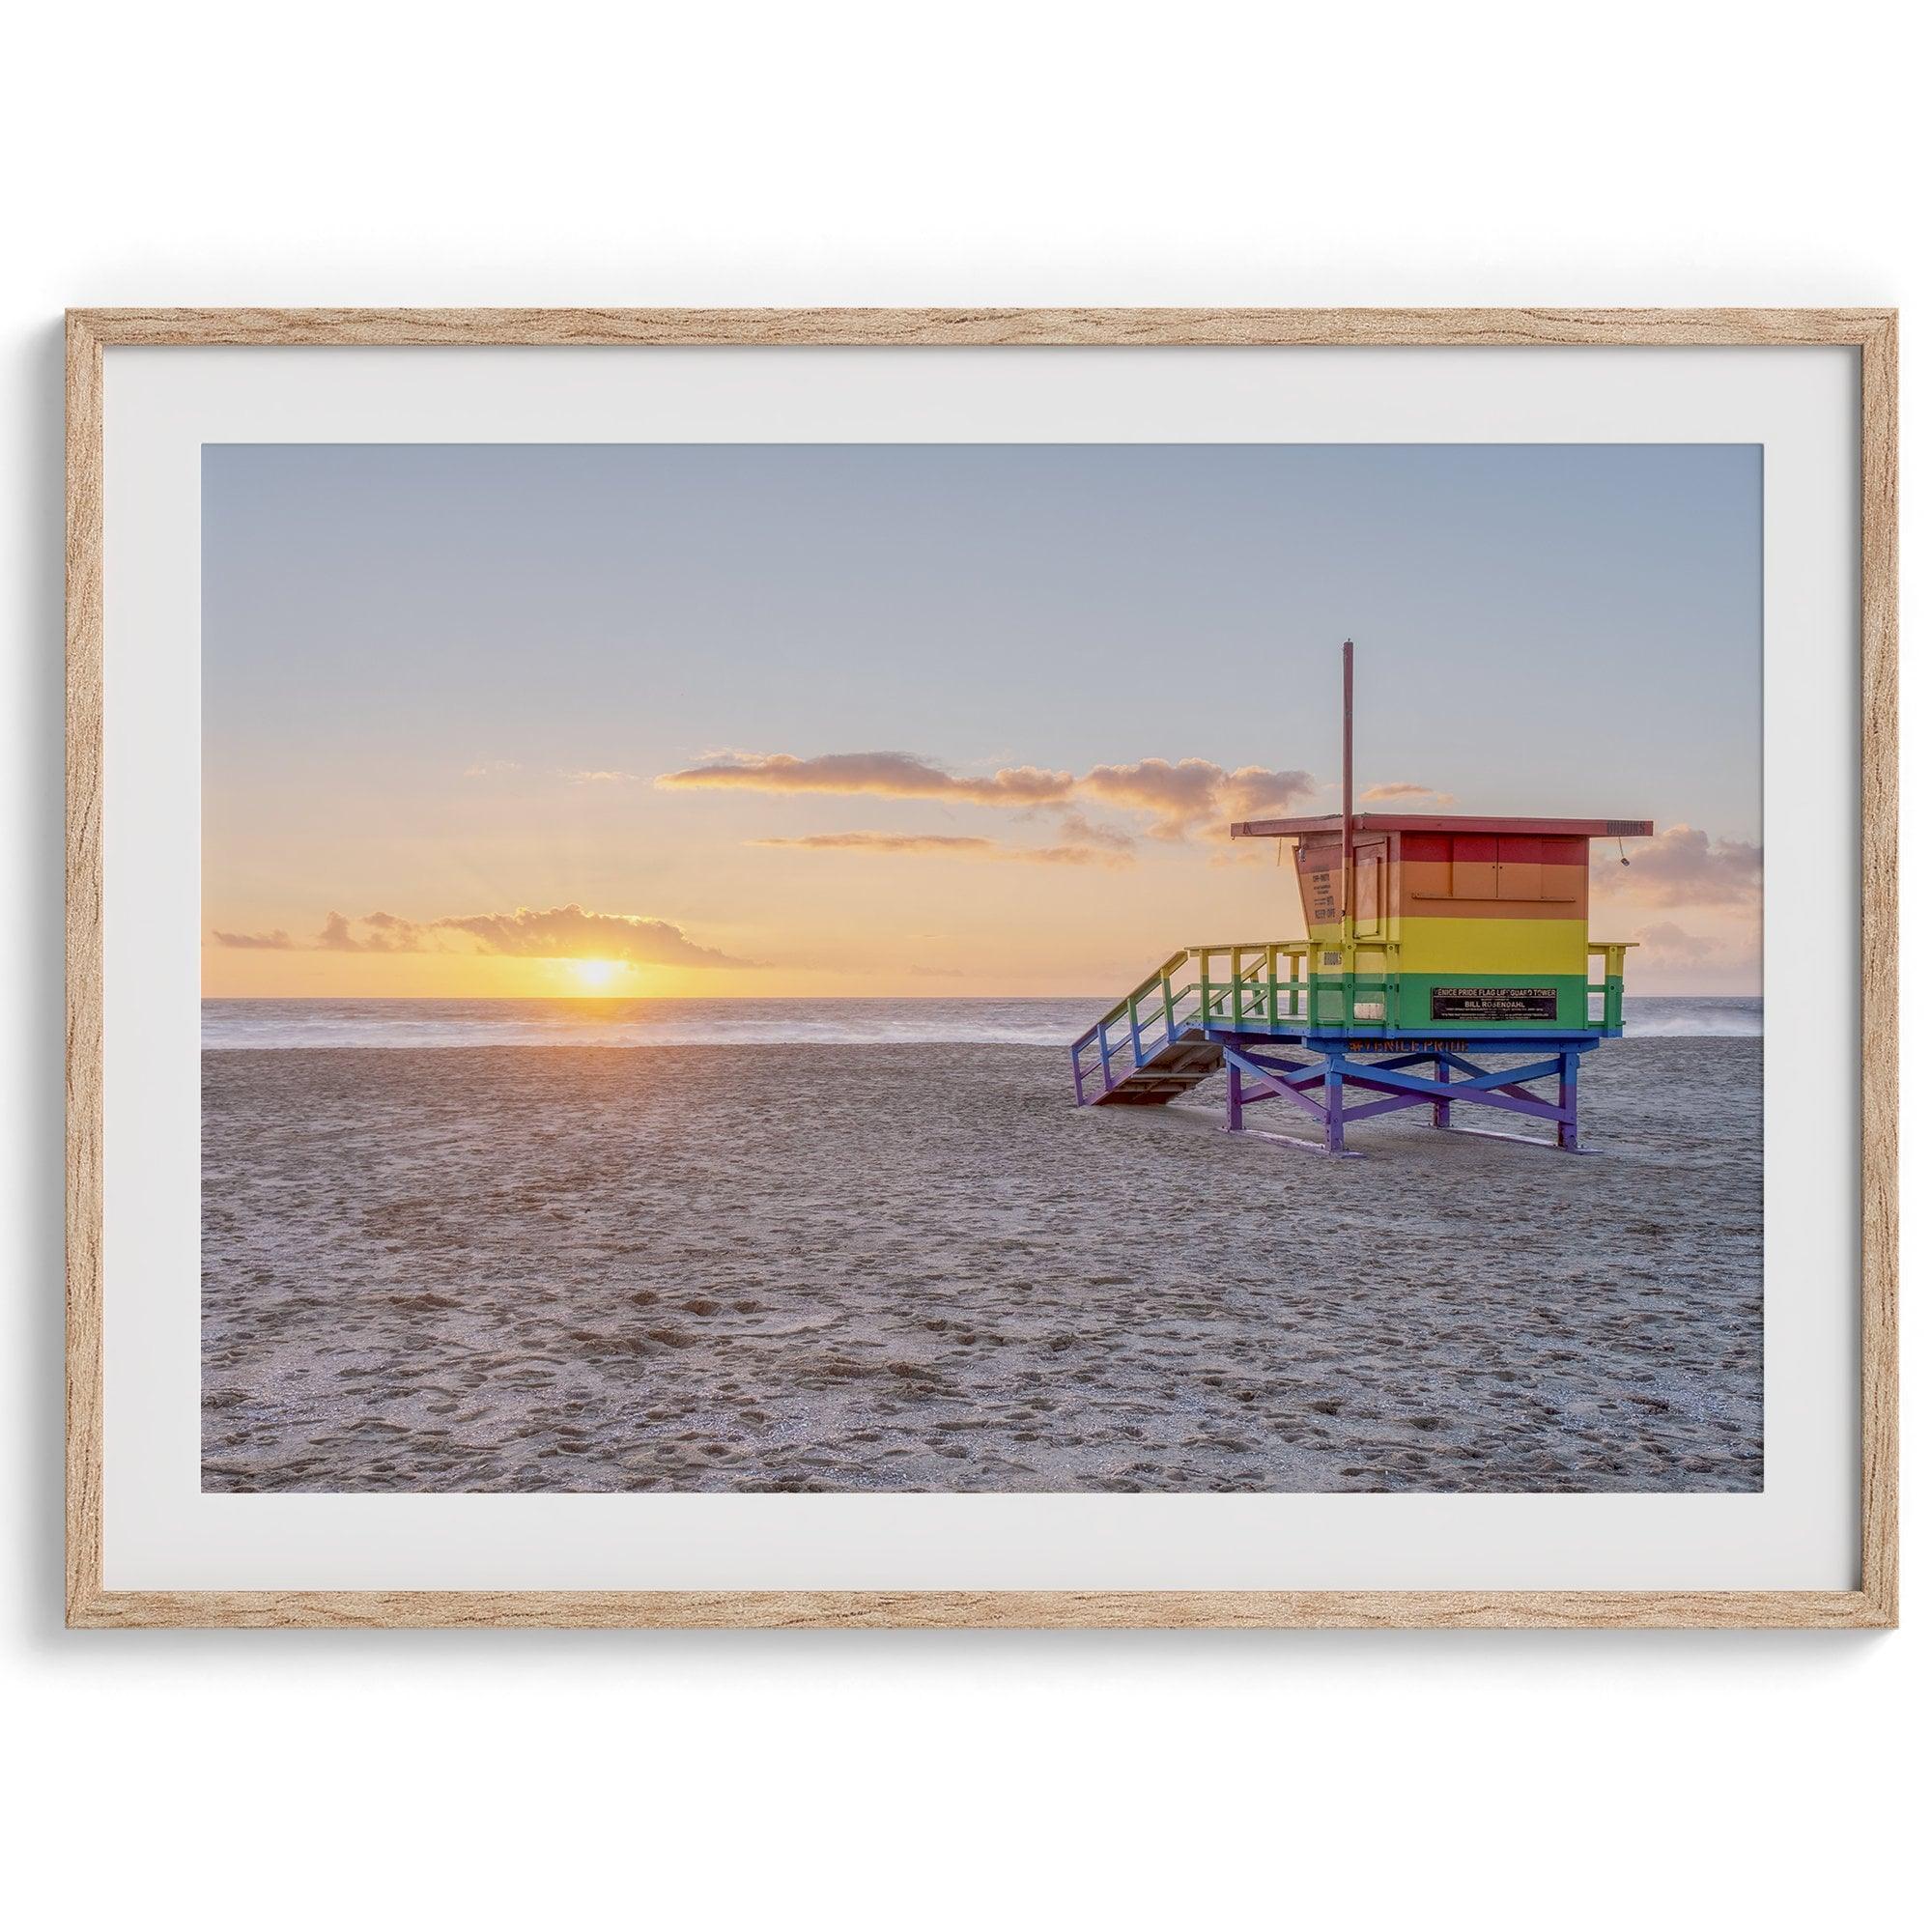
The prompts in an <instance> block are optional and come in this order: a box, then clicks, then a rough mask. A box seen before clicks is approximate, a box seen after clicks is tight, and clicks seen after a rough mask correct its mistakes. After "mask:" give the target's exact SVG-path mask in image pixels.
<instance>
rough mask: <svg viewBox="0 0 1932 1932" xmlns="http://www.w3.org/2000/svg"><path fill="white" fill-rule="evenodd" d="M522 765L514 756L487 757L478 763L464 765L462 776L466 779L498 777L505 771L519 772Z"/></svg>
mask: <svg viewBox="0 0 1932 1932" xmlns="http://www.w3.org/2000/svg"><path fill="white" fill-rule="evenodd" d="M522 770H523V766H522V765H520V764H519V763H518V762H517V761H516V759H515V758H488V759H486V760H485V761H484V762H483V763H482V764H480V765H465V766H464V768H463V776H464V777H465V778H467V779H494V778H500V777H501V776H502V775H503V773H505V772H520V771H522Z"/></svg>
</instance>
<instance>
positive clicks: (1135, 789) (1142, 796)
mask: <svg viewBox="0 0 1932 1932" xmlns="http://www.w3.org/2000/svg"><path fill="white" fill-rule="evenodd" d="M1079 789H1080V790H1081V792H1082V793H1084V794H1085V795H1086V796H1088V797H1090V798H1096V799H1098V800H1100V801H1101V802H1102V803H1103V804H1106V805H1112V806H1116V807H1120V808H1122V809H1123V810H1129V811H1145V812H1150V813H1151V814H1152V817H1153V823H1152V824H1151V826H1150V827H1149V828H1148V830H1149V831H1150V832H1151V834H1152V836H1153V837H1154V838H1187V837H1189V836H1190V835H1191V834H1193V833H1195V832H1198V831H1201V830H1202V829H1203V828H1205V827H1208V826H1210V825H1212V826H1216V827H1218V826H1219V825H1221V824H1223V823H1225V822H1226V821H1228V820H1230V819H1236V818H1257V817H1264V816H1266V815H1267V814H1268V813H1269V812H1273V811H1280V810H1285V809H1286V808H1287V807H1288V806H1289V805H1290V804H1291V803H1292V802H1293V800H1295V799H1297V798H1306V797H1310V796H1312V795H1313V793H1314V791H1315V781H1314V780H1313V779H1312V778H1311V777H1310V776H1309V775H1308V774H1307V773H1306V772H1289V771H1280V772H1277V771H1270V770H1269V769H1268V768H1267V767H1266V766H1265V765H1241V766H1239V767H1238V768H1237V769H1236V770H1235V771H1232V772H1231V771H1228V770H1227V769H1226V768H1225V767H1223V766H1221V765H1217V764H1214V763H1213V762H1212V761H1211V760H1209V759H1207V758H1182V759H1180V760H1179V762H1177V763H1170V762H1169V761H1168V760H1167V759H1166V758H1142V759H1141V760H1140V761H1139V762H1138V763H1136V764H1131V765H1095V766H1094V769H1093V770H1092V771H1091V772H1089V773H1088V774H1087V776H1086V777H1085V778H1083V779H1081V780H1080V781H1079Z"/></svg>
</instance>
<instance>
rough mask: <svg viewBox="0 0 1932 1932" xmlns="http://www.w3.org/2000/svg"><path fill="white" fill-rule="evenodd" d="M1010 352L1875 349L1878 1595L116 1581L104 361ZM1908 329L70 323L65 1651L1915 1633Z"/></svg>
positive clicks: (1350, 313)
mask: <svg viewBox="0 0 1932 1932" xmlns="http://www.w3.org/2000/svg"><path fill="white" fill-rule="evenodd" d="M716 344H732V345H757V344H770V345H843V346H866V345H895V346H905V345H946V346H957V345H986V346H988V347H989V348H991V347H997V346H1002V345H1025V346H1030V347H1046V346H1061V345H1065V346H1126V347H1136V348H1144V349H1147V350H1150V351H1153V350H1157V349H1159V348H1160V347H1163V346H1182V345H1185V346H1207V345H1242V344H1247V345H1277V346H1279V345H1310V346H1321V347H1352V346H1368V347H1394V346H1420V347H1472V348H1473V347H1514V348H1520V347H1524V346H1538V347H1547V348H1551V349H1557V348H1561V347H1564V346H1566V345H1579V346H1589V347H1594V348H1603V347H1605V346H1614V347H1629V348H1683V347H1690V346H1698V347H1742V348H1768V347H1807V346H1833V347H1838V348H1843V349H1849V350H1852V351H1855V352H1856V353H1857V355H1858V356H1859V358H1860V366H1861V433H1860V434H1861V460H1862V484H1861V570H1862V588H1861V600H1862V617H1861V637H1862V664H1861V690H1862V785H1863V792H1862V808H1861V809H1862V824H1863V833H1862V862H1861V863H1862V883H1863V907H1864V911H1863V927H1862V932H1861V979H1862V987H1861V991H1862V1007H1861V1021H1860V1025H1861V1039H1862V1043H1863V1045H1864V1048H1865V1055H1864V1063H1863V1074H1862V1083H1863V1084H1862V1103H1861V1121H1862V1144H1861V1154H1860V1161H1861V1182H1862V1196H1861V1199H1862V1208H1861V1285H1860V1296H1861V1322H1862V1327H1861V1427H1862V1446H1861V1459H1862V1482H1861V1548H1862V1558H1861V1564H1862V1569H1861V1580H1860V1583H1859V1586H1858V1587H1857V1588H1855V1589H1847V1590H1842V1591H1789V1590H1669V1591H1659V1590H1633V1591H1622V1590H1614V1591H1577V1590H1501V1591H1478V1590H1416V1591H1408V1590H1395V1591H1388V1590H1372V1591H1363V1590H1354V1591H1331V1590H1295V1591H1195V1590H1187V1591H1115V1590H1099V1591H985V1590H973V1591H878V1590H837V1591H832V1590H824V1591H819V1590H811V1591H790V1590H783V1591H781V1590H747V1591H561V1592H559V1591H528V1592H525V1591H474V1590H436V1591H420V1590H385V1591H304V1590H291V1591H280V1590H276V1591H227V1590H223V1591H156V1590H128V1589H110V1588H108V1587H106V1586H105V1584H104V1581H103V1415H104V1407H103V1404H104V1392H103V1375H102V1361H103V1286H102V1240H101V1231H102V1222H103V1185H104V1180H103V1165H102V1134H103V1074H104V1067H103V1026H102V1016H103V975H102V893H103V877H102V844H101V815H102V795H103V783H102V758H103V727H102V719H103V700H104V697H105V698H106V699H107V701H111V694H103V689H102V639H103V569H104V550H103V447H104V444H103V434H104V424H103V378H102V357H103V353H104V352H106V351H108V350H111V349H117V348H123V347H143V348H154V347H175V346H181V347H200V348H208V347H217V346H222V347H226V346H261V347H268V348H273V347H304V348H329V347H356V346H377V347H386V348H395V347H416V346H437V347H444V348H448V347H459V346H490V347H499V348H500V347H513V346H534V345H550V346H559V345H562V346H573V347H590V346H632V347H638V346H650V345H687V346H689V345H716ZM1896 380H1897V319H1896V316H1895V314H1894V313H1893V312H1891V311H1889V310H1883V309H1854V308H1846V309H1712V310H1670V309H1645V308H1632V309H1606V310H1570V309H969V310H946V309H906V310H886V309H878V310H871V309H771V310H706V309H595V308H590V309H530V310H520V309H455V310H450V309H320V308H318V309H258V308H234V309H152V310H148V309H82V310H74V311H71V313H70V314H69V317H68V326H67V371H66V381H67V586H68V601H67V732H68V766H67V890H68V910H67V959H68V967H67V1100H68V1140H67V1187H68V1195H67V1223H66V1225H67V1243H68V1273H67V1536H68V1552H67V1618H68V1622H69V1623H70V1625H71V1626H75V1627H81V1628H92V1629H110V1628H127V1627H152V1626H230V1627H241V1626H247V1627H285V1628H324V1627H331V1628H332V1627H349V1626H386V1627H398V1626H408V1627H414V1628H429V1627H465V1626H548V1627H591V1626H603V1627H644V1626H657V1627H667V1628H744V1627H814V1628H863V1627H926V1628H946V1627H979V1628H1036V1627H1068V1626H1084V1627H1108V1628H1130V1627H1173V1628H1210V1627H1211V1628H1236V1627H1247V1628H1295V1627H1300V1628H1307V1627H1338V1628H1339V1627H1346V1628H1372V1627H1373V1628H1400V1629H1414V1628H1446V1627H1458V1628H1601V1627H1625V1628H1670V1627H1709V1628H1718V1627H1734V1628H1736V1627H1795V1626H1804V1627H1811V1628H1834V1629H1868V1628H1875V1627H1886V1626H1890V1625H1893V1624H1895V1623H1896V1622H1897V1619H1898V1513H1897V1484H1898V1430H1897V1408H1898V1340H1897V1337H1898V1321H1897V1318H1898V1306H1897V1304H1898V1273H1897V1252H1898V1244H1897V1215H1898V1174H1897V1159H1898V1155H1897V1127H1898V1082H1897V1074H1896V1062H1895V1058H1894V1055H1893V1052H1892V1050H1891V1048H1892V1041H1893V1040H1894V1038H1895V1034H1896V1022H1897V999H1898V966H1897V948H1898V904H1897V794H1896V781H1897V765H1898V740H1897V730H1898V718H1897V670H1898V639H1897V578H1896V569H1897V562H1896V559H1897V473H1896V472H1897V394H1896Z"/></svg>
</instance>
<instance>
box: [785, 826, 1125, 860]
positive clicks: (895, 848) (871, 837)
mask: <svg viewBox="0 0 1932 1932" xmlns="http://www.w3.org/2000/svg"><path fill="white" fill-rule="evenodd" d="M749 842H750V843H752V844H753V845H760V846H778V847H788V848H790V849H792V850H794V851H804V852H886V853H892V854H896V855H901V856H928V857H941V858H949V859H989V860H1000V861H1005V862H1009V863H1011V864H1014V865H1022V866H1123V865H1128V864H1130V863H1131V859H1130V856H1129V855H1128V854H1127V853H1125V852H1122V851H1119V850H1117V849H1115V848H1113V847H1111V846H1107V845H1099V846H1094V845H1003V844H1002V843H1001V842H1000V841H999V840H998V839H997V838H965V837H955V836H952V835H950V834H942V833H922V832H819V833H813V834H811V835H810V837H807V838H753V839H752V840H750V841H749Z"/></svg>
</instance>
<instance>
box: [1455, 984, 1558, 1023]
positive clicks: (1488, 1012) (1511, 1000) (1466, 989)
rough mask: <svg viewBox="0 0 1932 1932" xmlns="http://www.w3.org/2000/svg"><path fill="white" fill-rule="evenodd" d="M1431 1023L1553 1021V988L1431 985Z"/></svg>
mask: <svg viewBox="0 0 1932 1932" xmlns="http://www.w3.org/2000/svg"><path fill="white" fill-rule="evenodd" d="M1429 1017H1430V1018H1431V1019H1432V1020H1476V1021H1484V1020H1487V1021H1490V1022H1491V1023H1492V1024H1493V1023H1495V1022H1497V1021H1505V1022H1507V1021H1512V1020H1553V1019H1554V1018H1555V1017H1556V988H1555V987H1554V986H1432V987H1430V989H1429Z"/></svg>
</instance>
